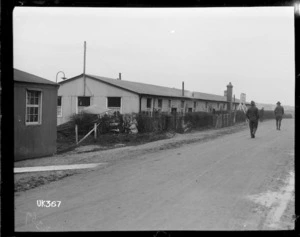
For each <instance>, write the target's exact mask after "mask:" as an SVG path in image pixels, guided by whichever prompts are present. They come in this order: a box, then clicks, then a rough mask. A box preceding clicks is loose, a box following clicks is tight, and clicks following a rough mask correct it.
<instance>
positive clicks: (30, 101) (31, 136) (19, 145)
mask: <svg viewBox="0 0 300 237" xmlns="http://www.w3.org/2000/svg"><path fill="white" fill-rule="evenodd" d="M57 89H58V84H56V83H54V82H52V81H49V80H46V79H44V78H41V77H38V76H35V75H32V74H29V73H27V72H23V71H20V70H17V69H14V155H15V160H22V159H28V158H34V157H42V156H48V155H52V154H54V153H55V152H56V137H57V135H56V126H57V120H56V110H57Z"/></svg>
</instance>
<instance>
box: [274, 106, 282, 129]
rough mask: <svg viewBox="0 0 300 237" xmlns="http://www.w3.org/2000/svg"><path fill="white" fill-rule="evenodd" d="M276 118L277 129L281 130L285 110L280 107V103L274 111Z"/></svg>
mask: <svg viewBox="0 0 300 237" xmlns="http://www.w3.org/2000/svg"><path fill="white" fill-rule="evenodd" d="M274 114H275V118H276V129H277V130H280V126H281V120H282V116H283V115H284V109H283V107H282V106H281V105H280V102H279V101H278V102H277V106H276V108H275V110H274Z"/></svg>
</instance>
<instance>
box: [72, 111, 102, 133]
mask: <svg viewBox="0 0 300 237" xmlns="http://www.w3.org/2000/svg"><path fill="white" fill-rule="evenodd" d="M97 121H98V116H97V115H94V114H86V113H80V114H73V115H71V116H70V122H71V123H72V124H73V126H75V124H77V125H78V133H80V134H81V133H87V132H89V131H90V130H91V129H93V127H94V123H95V122H97Z"/></svg>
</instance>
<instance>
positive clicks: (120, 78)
mask: <svg viewBox="0 0 300 237" xmlns="http://www.w3.org/2000/svg"><path fill="white" fill-rule="evenodd" d="M118 80H122V77H121V73H120V72H119V78H118Z"/></svg>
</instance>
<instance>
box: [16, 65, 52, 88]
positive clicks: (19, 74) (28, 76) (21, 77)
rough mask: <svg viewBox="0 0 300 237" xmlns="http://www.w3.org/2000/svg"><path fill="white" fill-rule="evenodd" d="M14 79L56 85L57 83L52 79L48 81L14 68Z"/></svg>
mask: <svg viewBox="0 0 300 237" xmlns="http://www.w3.org/2000/svg"><path fill="white" fill-rule="evenodd" d="M14 81H18V82H27V83H36V84H47V85H55V86H58V84H57V83H55V82H53V81H49V80H47V79H44V78H42V77H38V76H36V75H33V74H30V73H27V72H24V71H21V70H19V69H14Z"/></svg>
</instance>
